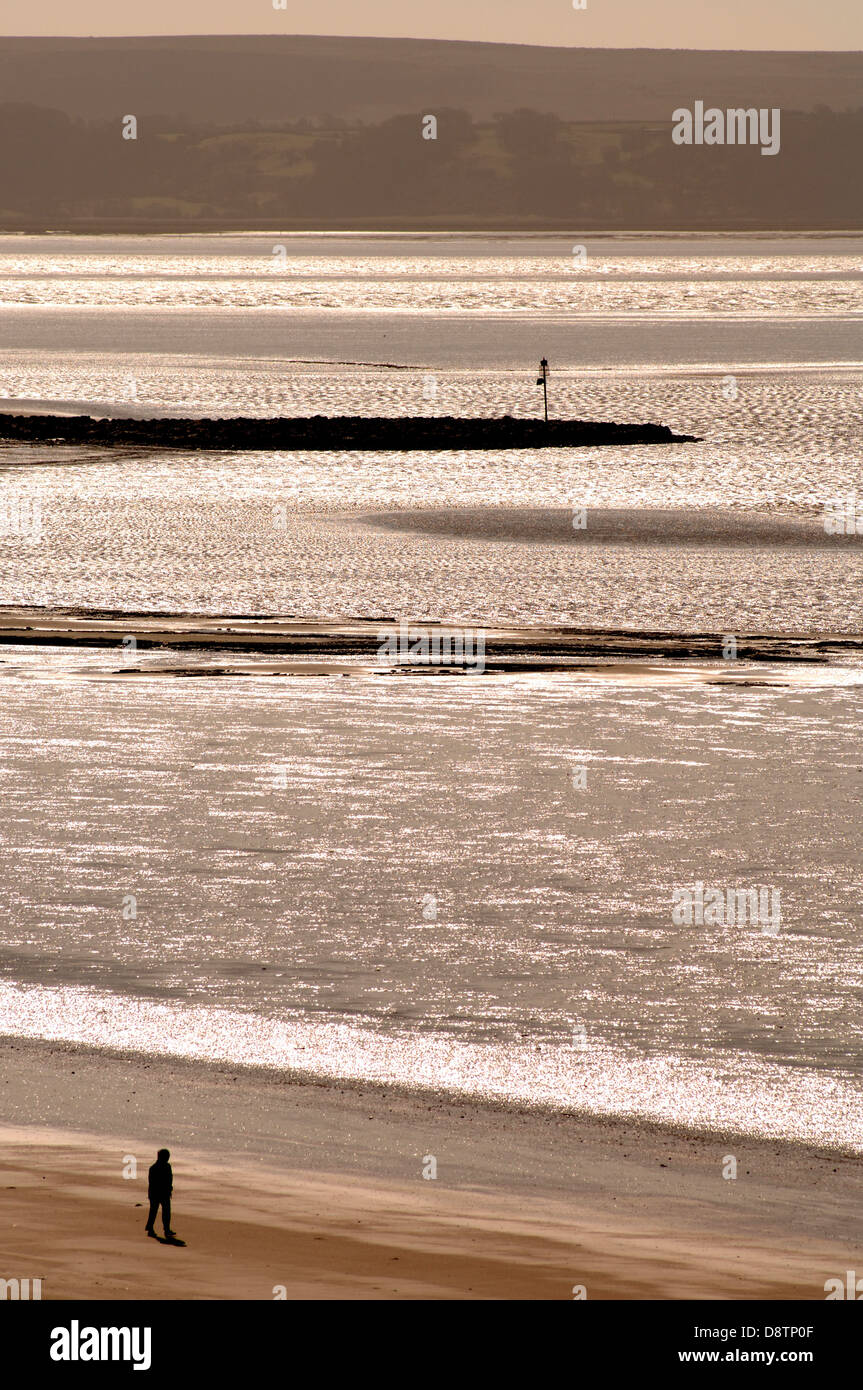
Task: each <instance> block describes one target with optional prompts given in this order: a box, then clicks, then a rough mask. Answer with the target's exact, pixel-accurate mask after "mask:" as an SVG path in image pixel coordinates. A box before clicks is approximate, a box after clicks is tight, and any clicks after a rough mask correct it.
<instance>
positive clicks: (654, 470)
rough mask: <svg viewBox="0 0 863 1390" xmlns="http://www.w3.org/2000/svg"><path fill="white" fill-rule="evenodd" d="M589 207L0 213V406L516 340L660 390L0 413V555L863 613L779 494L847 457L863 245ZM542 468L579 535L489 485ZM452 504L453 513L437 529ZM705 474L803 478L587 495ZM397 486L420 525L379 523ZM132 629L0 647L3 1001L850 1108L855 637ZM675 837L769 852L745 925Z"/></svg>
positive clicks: (378, 594)
mask: <svg viewBox="0 0 863 1390" xmlns="http://www.w3.org/2000/svg"><path fill="white" fill-rule="evenodd" d="M274 242H278V244H284V245H285V246H286V255H285V257H284V260H285V264H284V265H283V266H282V265H281V264H278V265H277V264H276V262H277V261H279V262H280V261H281V260H282V257H281V256H277V257H273V254H272V245H273V243H274ZM587 251H588V255H587V260H586V262H585V263H584V265H583V266H580V267H579V268H577V269H576V268H574V267H573V265H572V257H571V247H568V246H566V245H565V246H563V247H561V246H560V244H559V243H556V242H554V241H553V240H552V239H538V238H523V239H517V238H516V239H513V238H509V239H506V240H505V241H504V240H501V241H500V242H498V243H495V242H490V241H488V239H482V240H480V239H477V240H475V241H471V239H469V238H453V239H451V241H450V242H447V240H446V238H440V237H438V238H433V239H426V238H417V239H416V240H415V241H413V242H412V241H411V239H410V238H400V239H397V240H395V241H393V242H391V243H390V242H381V241H380V240H378V239H375V238H355V239H350V238H346V237H342V238H340V239H336V240H333V239H328V238H319V239H315V238H312V237H303V238H296V239H293V238H278V239H273V238H267V239H260V238H224V239H223V238H218V237H214V238H190V239H189V240H188V242H184V241H183V239H180V238H173V239H164V240H163V239H149V238H142V239H140V240H139V241H138V240H135V239H128V238H126V239H115V238H99V239H96V238H82V239H80V241H78V240H76V239H71V238H62V239H61V238H44V239H40V238H4V239H2V240H0V391H2V392H3V394H4V395H5V396H6V397H7V399H9V400H12V401H15V402H17V403H20V405H21V408H30V407H29V406H28V405H27V404H26V403H28V402H37V403H44V402H46V401H48V402H54V403H55V407H56V408H60V409H65V410H73V411H79V410H80V411H83V410H85V409H90V408H93V409H99V408H101V409H104V410H105V411H106V412H111V413H117V412H118V411H119V413H125V411H126V410H128V411H129V413H137V414H145V415H146V414H150V413H160V412H168V413H174V412H176V413H183V412H191V413H212V414H247V415H253V414H254V415H266V414H270V413H286V414H315V413H326V414H362V413H377V414H392V415H397V414H405V413H408V414H438V413H440V414H468V415H480V414H486V415H490V414H499V413H510V414H513V415H521V414H532V413H535V412H536V409H537V406H538V400H537V396H538V392H537V390H536V387H535V384H534V382H535V376H534V372H535V359H538V358H539V356H540V355H542V353H543V352H546V353H547V354H548V355H549V356H550V357H552V368H553V375H552V386H551V392H552V397H551V398H552V408H553V410H554V411H555V413H559V414H577V415H581V416H585V417H593V418H603V419H618V420H647V419H653V420H657V419H659V420H662V421H663V423H666V424H668V425H671V426H672V427H673V428H675V429H677V430H679V431H681V432H685V433H690V434H696V435H699V436H701V439H700V442H699V443H697V444H688V445H674V446H664V447H662V448H653V449H650V448H634V449H603V450H549V451H515V452H489V453H478V454H472V453H447V454H411V453H404V454H395V455H394V454H366V453H350V452H345V453H341V454H338V453H336V454H312V453H300V454H296V455H294V454H255V455H247V454H243V455H184V454H181V453H177V452H173V451H164V452H149V453H148V452H146V451H140V450H138V451H95V450H85V449H73V448H55V447H49V446H39V447H33V448H30V447H21V446H14V447H12V446H4V447H0V602H3V603H7V604H9V603H28V604H39V605H45V606H48V607H62V606H65V605H77V606H83V607H93V608H111V609H120V610H130V611H144V610H159V611H164V612H175V611H199V612H208V613H224V614H235V613H248V614H255V613H261V614H264V613H278V614H296V615H301V616H309V617H324V616H364V617H368V616H372V617H374V616H381V617H383V616H401V615H403V616H407V617H411V618H422V617H428V618H441V619H445V620H456V619H462V620H464V621H471V622H483V621H490V622H495V621H497V622H501V621H506V622H515V623H524V624H531V623H543V622H560V623H570V624H577V625H581V626H589V627H598V628H602V627H612V628H619V627H635V628H645V629H654V630H661V631H672V632H676V631H692V630H695V631H714V632H720V633H723V632H725V633H734V632H735V631H741V630H744V629H750V630H751V629H765V628H766V629H779V630H784V631H792V632H793V631H801V632H803V631H810V632H811V631H832V632H842V633H847V634H859V633H861V631H863V624H861V620H860V611H859V609H860V597H859V596H860V579H861V570H860V560H859V555H858V551H857V548H856V546H855V545H853V544H852V545H848V544H845V545H843V546H831V545H830V544H829V542H828V541H827V540H826V538H825V537H824V534H823V527H822V526H821V519H822V517H823V512H824V507H825V504H826V503H827V502H829V501H830V500H831V499H835V498H836V497H839V496H841V497H846V496H847V495H848V494H849V493H852V492H853V491H854V490H855V489H856V488H857V486H858V483H859V481H860V451H859V418H860V410H861V404H863V366H861V357H863V353H861V351H860V347H859V342H860V338H859V333H860V322H859V320H860V313H861V301H860V284H861V279H863V275H861V265H863V245H861V244H859V243H855V242H853V241H851V240H847V241H846V240H843V239H835V238H831V239H829V240H826V241H825V242H824V243H823V244H821V245H819V244H818V243H816V242H812V241H811V240H807V241H803V240H801V239H791V240H789V241H788V242H787V243H786V244H785V245H783V244H782V243H781V242H777V241H775V240H773V241H769V242H768V241H765V240H764V239H761V240H759V239H758V238H753V239H751V240H746V239H729V240H728V242H727V243H722V242H716V241H713V242H710V243H704V244H699V243H693V242H688V243H686V242H682V241H681V240H680V239H676V238H669V239H668V240H667V241H665V242H659V243H657V242H656V241H647V240H645V241H644V242H643V243H642V244H640V243H639V242H638V239H634V238H631V239H627V240H626V242H624V243H620V244H617V243H605V242H600V243H599V244H598V245H597V247H596V248H591V247H588V248H587ZM549 343H551V344H553V345H555V346H556V347H557V349H558V353H559V356H558V357H557V358H556V357H555V356H554V355H553V348H551V347H549V346H547V344H549ZM485 344H493V345H494V351H493V353H492V354H491V356H486V355H485V354H484V352H483V346H484V345H485ZM471 354H473V355H471ZM581 507H587V509H588V526H589V512H590V508H591V507H594V508H603V509H605V508H612V509H615V510H616V512H617V513H618V514H619V515H620V516H621V517H622V518H623V531H622V533H621V535H620V538H619V540H617V541H615V542H614V543H609V544H602V545H592V546H578V545H574V544H571V543H569V541H567V543H564V542H562V541H557V540H555V539H554V538H551V539H550V538H549V537H548V536H547V535H546V536H543V537H540V538H537V539H526V538H525V534H529V528H528V531H527V533H525V531H524V527H522V528H521V530H519V527H517V526H516V527H515V533H516V534H518V535H519V537H520V538H518V539H507V538H504V539H502V538H501V532H500V526H499V525H498V523H497V522H496V523H495V527H492V526H491V517H492V513H494V515H495V516H496V517H498V518H499V516H500V510H501V509H502V508H508V509H511V511H512V513H513V516H514V517H521V518H523V517H525V516H527V515H528V514H529V513H530V514H532V513H533V512H535V511H536V510H537V509H542V510H543V512H544V513H547V514H550V515H552V516H555V515H559V516H560V518H561V520H562V524H564V525H567V524H569V518H570V517H571V515H572V513H573V511H574V510H575V509H578V508H581ZM454 508H458V509H460V514H461V515H462V516H464V515H467V512H468V509H469V515H470V518H471V520H470V525H467V526H466V525H461V529H460V532H459V534H447V533H446V527H445V526H444V527H443V528H442V526H441V524H440V518H441V517H444V518H445V517H446V516H447V514H448V513H449V512H451V511H452V509H454ZM717 508H720V509H723V510H724V511H726V512H730V513H731V514H732V515H734V514H737V515H740V516H747V517H751V516H752V515H753V514H757V515H758V516H760V517H762V518H768V519H769V518H770V517H775V518H780V519H781V518H783V517H786V516H790V517H795V518H803V519H808V520H809V521H811V523H812V527H813V531H814V532H815V533H816V534H817V543H816V541H815V540H814V539H813V542H812V544H811V545H810V544H805V545H802V546H797V547H795V548H793V549H789V548H787V547H782V546H779V545H772V544H770V543H768V541H766V540H765V541H763V542H759V543H757V544H753V545H743V546H741V545H739V544H736V545H735V544H731V543H725V542H724V541H723V540H722V535H721V534H720V532H719V531H718V530H717V528H716V527H713V529H712V530H711V531H710V533H709V534H708V529H707V525H706V522H705V538H704V539H703V540H702V541H699V539H698V537H695V538H690V539H689V540H688V541H687V542H685V543H681V542H680V541H679V540H678V539H675V536H674V534H673V528H672V529H671V530H670V531H669V535H668V536H667V537H665V538H663V537H662V536H660V537H658V538H655V539H654V541H653V543H651V544H645V543H644V541H643V539H638V537H637V535H636V533H638V532H639V529H640V528H639V527H638V526H636V525H633V527H632V530H633V537H634V538H633V539H630V538H629V537H628V536H627V534H626V526H625V518H626V516H627V515H628V514H631V515H632V517H633V518H637V517H638V516H639V515H640V513H641V512H642V511H643V510H644V509H651V510H653V511H659V510H664V511H665V512H666V513H668V514H671V515H673V513H674V512H675V511H676V510H686V511H687V512H690V513H691V512H696V513H697V512H699V511H703V512H704V514H705V518H706V517H707V515H708V513H710V514H713V515H715V513H716V509H717ZM419 511H423V512H425V513H434V514H435V515H436V517H437V519H438V520H437V521H436V523H435V526H434V527H432V526H430V527H429V529H423V527H422V526H419V527H416V526H413V527H411V528H410V529H408V528H402V529H398V528H396V529H393V526H392V521H393V515H394V514H401V515H402V516H403V517H404V514H405V513H408V514H414V513H417V512H419ZM484 517H487V518H488V523H487V524H486V522H484ZM397 519H398V517H396V520H397ZM408 519H409V518H408ZM641 532H642V534H643V528H641ZM769 533H770V528H769V526H764V527H762V528H761V529H760V530H759V531H758V532H757V534H759V535H763V536H768V535H769ZM753 534H755V533H753ZM861 545H863V538H861ZM148 661H149V665H147V662H145V666H146V667H147V670H148V672H149V673H148V674H147V675H145V676H143V677H137V678H135V679H134V680H130V679H128V677H123V676H122V675H115V674H112V673H114V672H116V671H117V670H118V668H119V666H120V662H119V658H118V654H117V653H112V652H110V651H108V652H101V653H92V652H91V653H89V654H86V653H80V652H70V651H69V650H68V649H66V650H63V649H56V650H55V649H48V650H39V649H32V648H31V649H12V648H6V649H4V650H3V651H2V652H0V691H2V696H3V699H2V707H0V711H2V712H0V741H2V748H0V753H2V756H0V788H2V800H0V805H2V817H0V835H2V842H3V851H4V864H5V867H6V874H5V875H4V878H5V886H6V892H5V895H4V896H5V912H4V924H3V931H2V939H0V978H2V983H0V1004H2V1011H3V1017H4V1018H5V1027H6V1030H7V1031H9V1032H17V1033H22V1034H26V1035H30V1036H48V1037H62V1038H69V1039H75V1038H79V1039H82V1040H86V1041H88V1042H90V1043H96V1044H98V1043H100V1042H101V1043H102V1044H103V1045H105V1046H115V1047H116V1046H121V1047H127V1046H131V1047H135V1048H138V1049H142V1048H143V1049H153V1050H164V1051H168V1052H175V1053H181V1054H183V1055H188V1056H200V1057H225V1058H229V1059H232V1060H234V1061H236V1062H238V1063H239V1062H242V1061H249V1062H255V1063H258V1064H264V1065H271V1066H274V1067H292V1068H301V1069H303V1070H306V1071H308V1072H311V1073H317V1074H328V1075H350V1076H362V1077H367V1078H375V1077H377V1078H379V1079H386V1080H387V1081H389V1082H401V1083H404V1084H427V1085H434V1086H438V1087H444V1088H448V1089H454V1090H461V1091H466V1092H473V1093H482V1094H486V1095H492V1096H498V1097H501V1096H503V1097H510V1098H513V1099H518V1100H519V1101H520V1102H525V1101H536V1102H538V1103H544V1104H550V1105H554V1106H574V1107H583V1108H587V1109H592V1110H595V1111H599V1112H626V1113H635V1114H649V1115H653V1116H655V1117H661V1118H669V1119H675V1120H678V1121H681V1122H684V1123H690V1124H696V1125H702V1126H705V1125H706V1126H713V1127H719V1128H728V1127H731V1128H734V1127H738V1128H744V1129H749V1130H755V1131H759V1132H762V1133H771V1134H786V1135H793V1136H796V1137H800V1138H811V1139H818V1140H819V1141H825V1142H836V1143H842V1144H846V1145H851V1146H854V1147H860V1148H863V1140H861V1139H860V1129H859V1118H858V1115H859V1086H860V1044H861V1031H863V1014H861V1000H863V956H861V950H860V911H859V899H860V888H861V884H860V873H861V871H860V868H859V865H860V862H861V853H860V851H861V843H860V839H861V836H860V831H859V829H858V826H859V821H860V817H859V805H860V796H861V793H863V766H861V765H860V763H859V761H858V759H859V753H858V751H857V750H858V748H859V695H860V685H859V680H860V676H859V668H858V664H857V662H856V661H855V660H853V659H852V660H845V661H842V662H838V663H834V664H832V665H829V666H828V665H824V666H819V665H816V666H814V667H809V668H807V669H806V670H805V671H803V672H802V673H801V671H800V670H799V669H793V668H789V669H788V670H786V671H783V670H778V669H776V668H771V670H770V671H769V673H768V674H769V676H770V679H771V680H772V681H774V682H775V683H774V684H773V685H770V686H767V685H759V684H758V683H757V682H758V679H759V671H758V670H757V669H753V671H752V681H753V682H754V683H753V684H752V685H742V686H737V687H729V686H711V685H705V684H703V683H701V682H700V681H698V680H696V679H695V678H694V677H693V678H692V679H691V680H687V679H686V678H685V677H683V678H682V679H681V681H680V682H679V683H678V684H676V685H674V686H673V687H659V686H656V685H651V684H650V683H649V682H648V681H645V682H644V683H643V684H642V685H639V684H638V683H633V682H620V681H613V680H609V681H606V682H604V683H603V682H593V683H591V682H589V681H584V680H581V679H579V678H578V677H577V676H573V675H560V676H554V677H551V676H546V677H528V676H513V677H511V678H506V679H503V680H497V679H496V680H494V681H492V680H488V679H485V680H484V679H483V678H475V679H464V680H461V679H460V680H459V681H458V682H457V684H456V685H455V686H454V685H453V684H452V683H451V682H447V683H446V685H445V686H442V685H441V683H440V682H439V681H429V680H419V681H417V680H413V681H408V682H407V683H406V682H405V680H404V679H403V678H398V677H384V676H380V675H375V676H361V675H356V676H353V675H348V676H341V677H326V678H325V677H312V678H308V679H303V680H300V679H298V678H285V677H280V678H274V677H272V676H264V675H259V676H258V675H254V674H252V675H248V676H246V677H244V678H242V679H239V678H232V677H221V678H220V677H216V676H212V677H208V676H197V677H196V678H195V679H194V680H177V679H172V678H170V677H168V676H165V675H159V674H158V671H157V668H158V666H159V664H160V661H162V659H161V658H160V659H158V660H157V659H156V658H152V659H148ZM200 661H201V664H206V663H205V661H204V659H203V658H200ZM163 664H164V662H163ZM762 674H763V673H762ZM576 767H581V768H583V769H585V770H586V772H585V775H584V776H583V777H582V778H581V779H578V778H575V779H574V776H573V769H574V768H576ZM579 780H581V781H586V785H584V786H581V785H577V783H578V782H579ZM695 881H702V882H705V883H707V884H711V885H717V886H720V887H723V888H725V887H726V886H730V887H733V886H751V885H755V884H758V885H769V886H771V888H772V889H773V890H774V891H778V892H779V893H780V897H781V903H782V921H781V929H780V931H779V933H778V934H776V935H771V934H767V933H765V932H762V931H761V930H759V929H758V928H757V927H750V926H742V927H727V928H721V927H720V928H717V927H705V926H701V927H698V926H693V927H679V926H675V925H674V922H673V920H672V916H671V906H672V896H673V891H674V888H675V887H677V886H681V885H685V884H689V883H693V882H695Z"/></svg>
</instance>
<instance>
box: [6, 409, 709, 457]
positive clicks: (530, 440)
mask: <svg viewBox="0 0 863 1390" xmlns="http://www.w3.org/2000/svg"><path fill="white" fill-rule="evenodd" d="M0 439H6V440H14V441H22V442H23V441H27V442H42V443H46V444H48V443H62V444H89V445H105V446H108V447H111V448H118V447H123V446H130V447H140V446H141V445H145V446H146V447H147V448H158V447H163V448H170V449H195V450H197V449H224V450H238V449H268V450H272V449H285V450H292V449H308V450H335V449H378V450H409V449H543V448H545V449H549V448H550V449H559V448H564V447H567V448H573V447H585V446H593V447H598V446H600V445H609V444H683V443H692V442H694V439H695V437H694V436H692V435H676V434H673V433H672V431H671V430H670V429H668V428H667V426H665V425H653V424H647V425H632V424H615V423H613V422H605V421H595V420H550V421H548V423H546V422H545V421H544V420H533V419H515V418H513V417H512V416H509V415H504V416H503V417H499V418H495V419H481V418H472V419H466V420H465V419H457V418H455V417H453V416H441V417H429V416H419V417H408V418H399V417H396V418H389V417H376V418H375V417H369V416H363V415H352V416H327V415H315V416H305V417H300V416H298V417H295V418H291V419H284V420H267V419H260V418H257V419H256V418H252V419H248V418H246V417H244V416H234V417H231V418H229V419H223V420H206V419H198V418H195V419H188V418H176V417H175V418H171V419H169V418H160V419H154V420H119V419H93V418H92V417H91V416H89V415H0Z"/></svg>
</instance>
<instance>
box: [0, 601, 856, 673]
mask: <svg viewBox="0 0 863 1390" xmlns="http://www.w3.org/2000/svg"><path fill="white" fill-rule="evenodd" d="M464 631H465V629H464V628H463V627H461V626H460V625H459V624H452V625H450V624H447V623H446V622H440V623H430V622H414V621H413V620H410V621H409V622H408V624H407V632H406V634H405V638H404V640H405V641H408V640H409V641H416V640H417V639H418V638H419V637H422V636H428V637H430V638H433V637H434V636H435V634H438V635H441V634H446V633H448V632H456V633H458V632H464ZM467 631H469V632H471V633H477V634H479V633H481V634H482V637H483V641H484V647H485V653H486V656H487V657H488V658H490V659H492V660H497V661H501V660H504V659H506V658H518V659H519V661H520V662H521V663H524V662H525V661H537V662H538V661H541V660H543V659H550V658H555V659H556V660H558V661H559V660H560V659H561V658H564V659H566V658H569V659H571V660H573V661H575V660H583V659H585V658H596V659H600V660H602V661H603V662H605V661H608V660H609V659H611V658H613V657H619V658H625V659H626V660H627V661H632V660H634V659H638V658H647V659H653V660H668V659H674V660H678V661H679V660H686V659H693V658H694V659H698V660H708V661H709V660H713V661H716V660H717V658H721V657H723V655H724V651H723V648H724V645H725V643H726V641H727V638H728V636H729V634H728V633H727V632H664V631H652V632H651V631H639V630H637V629H633V630H627V629H596V628H592V629H591V628H574V627H544V626H542V627H498V626H485V625H482V624H481V625H479V626H476V627H472V628H469V629H467ZM733 636H734V639H735V642H736V654H737V657H738V658H739V659H741V660H749V661H783V662H787V661H794V662H797V661H822V662H823V661H826V660H827V659H829V657H830V656H831V655H835V654H836V653H841V652H854V651H857V650H860V649H861V648H863V633H841V632H840V633H831V632H821V633H806V632H748V633H747V632H737V633H734V634H733ZM389 637H396V638H398V639H399V642H401V641H402V627H401V626H400V624H399V622H398V621H397V620H396V619H394V618H393V617H392V616H390V615H381V616H380V617H367V618H366V617H361V618H342V619H333V618H323V619H320V620H313V619H300V618H293V617H290V616H285V617H278V618H272V617H265V618H260V617H254V616H241V615H237V616H228V617H225V616H222V617H217V616H215V615H212V614H206V613H134V612H122V611H121V610H116V609H74V608H70V609H65V610H60V609H48V608H28V607H19V606H17V605H16V606H13V605H7V606H0V645H7V646H10V645H15V646H20V645H24V644H27V645H37V646H81V647H116V648H118V649H120V650H124V649H128V648H129V646H130V639H132V638H134V639H135V646H136V647H140V648H160V647H161V648H175V649H189V648H192V649H200V650H206V649H211V650H214V651H215V650H223V651H245V652H273V653H279V654H285V655H291V656H293V657H313V658H317V659H320V658H323V657H329V658H333V659H336V660H338V659H339V658H340V657H341V658H343V657H346V656H375V655H376V654H377V651H378V648H379V647H380V646H381V644H382V641H384V640H386V639H388V638H389ZM133 650H134V649H133ZM130 655H131V653H130V652H129V651H128V650H125V656H126V657H127V658H128V657H129V656H130ZM127 664H128V662H127ZM379 664H380V663H379V662H376V665H379ZM724 665H725V666H727V665H728V662H727V661H726V662H725V663H724Z"/></svg>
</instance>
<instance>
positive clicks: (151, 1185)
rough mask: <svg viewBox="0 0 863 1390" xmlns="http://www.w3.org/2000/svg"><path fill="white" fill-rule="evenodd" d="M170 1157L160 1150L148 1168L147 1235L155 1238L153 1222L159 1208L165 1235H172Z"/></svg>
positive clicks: (166, 1152) (172, 1178)
mask: <svg viewBox="0 0 863 1390" xmlns="http://www.w3.org/2000/svg"><path fill="white" fill-rule="evenodd" d="M170 1157H171V1155H170V1153H169V1152H168V1150H167V1149H160V1150H159V1152H158V1154H157V1155H156V1162H155V1163H154V1164H153V1165H152V1167H151V1168H150V1172H149V1174H148V1178H149V1181H148V1183H147V1196H148V1197H149V1198H150V1215H149V1216H148V1217H147V1235H148V1236H153V1237H155V1235H156V1232H155V1231H154V1230H153V1222H154V1221H155V1220H156V1215H157V1213H158V1211H159V1207H161V1208H162V1224H163V1226H164V1227H165V1235H166V1236H167V1237H170V1236H172V1235H174V1232H173V1231H172V1230H171V1193H172V1192H173V1190H174V1174H173V1173H172V1172H171V1165H170V1163H169V1162H168V1159H169V1158H170Z"/></svg>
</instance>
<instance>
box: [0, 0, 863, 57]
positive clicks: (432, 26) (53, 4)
mask: <svg viewBox="0 0 863 1390" xmlns="http://www.w3.org/2000/svg"><path fill="white" fill-rule="evenodd" d="M2 11H3V13H2V21H0V33H2V34H3V35H13V34H33V35H36V34H40V35H65V34H99V35H113V34H273V33H275V34H373V35H378V34H386V35H395V36H399V37H410V38H440V39H479V40H484V41H486V42H498V43H533V44H560V45H569V44H576V45H580V44H583V45H586V46H588V47H604V48H821V49H833V48H837V49H842V48H844V49H863V0H586V8H585V9H583V10H576V9H575V8H574V7H573V3H572V0H305V3H302V4H301V3H299V0H287V8H286V9H284V10H274V8H273V0H146V3H136V0H74V3H72V4H70V3H69V0H3V4H2Z"/></svg>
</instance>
